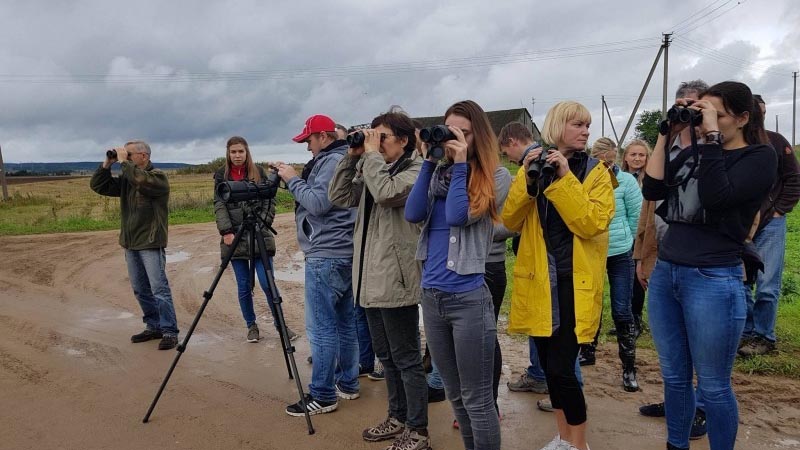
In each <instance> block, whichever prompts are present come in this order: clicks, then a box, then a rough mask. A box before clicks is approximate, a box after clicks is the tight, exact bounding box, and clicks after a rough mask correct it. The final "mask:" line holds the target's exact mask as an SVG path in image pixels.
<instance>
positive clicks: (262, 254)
mask: <svg viewBox="0 0 800 450" xmlns="http://www.w3.org/2000/svg"><path fill="white" fill-rule="evenodd" d="M259 231H260V230H257V232H259ZM251 242H252V243H253V246H251V247H250V248H251V249H253V250H255V249H258V253H259V256H258V257H259V258H260V259H261V265H262V267H263V268H264V272H265V274H266V273H268V272H267V269H269V271H270V272H271V271H272V267H271V265H270V264H269V256H267V249H266V248H265V247H264V240H263V239H259V240H258V241H255V240H252V239H251ZM255 267H256V255H255V254H254V253H252V254H251V255H250V269H251V271H253V270H255ZM267 285H268V289H269V296H270V297H272V304H273V305H274V304H275V299H276V298H278V297H279V296H280V293H279V292H278V287H277V286H276V285H275V282H274V279H273V280H272V281H270V279H269V277H267ZM267 301H269V299H267ZM277 312H278V310H277V308H275V311H273V314H274V315H275V317H273V319H274V320H275V323H276V324H277V327H276V328H277V331H278V336H280V338H281V348H282V349H283V360H284V362H285V363H286V372H288V373H289V379H290V380H291V379H294V376H293V375H292V368H291V366H290V365H289V349H290V348H291V350H290V351H291V352H294V347H291V341H290V340H289V332H288V331H287V330H286V323H284V322H283V314H281V315H280V317H278V313H277Z"/></svg>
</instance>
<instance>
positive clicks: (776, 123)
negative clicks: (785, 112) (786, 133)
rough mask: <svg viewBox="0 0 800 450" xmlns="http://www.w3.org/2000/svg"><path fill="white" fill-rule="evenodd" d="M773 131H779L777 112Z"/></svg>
mask: <svg viewBox="0 0 800 450" xmlns="http://www.w3.org/2000/svg"><path fill="white" fill-rule="evenodd" d="M775 132H776V133H780V131H778V115H777V114H775Z"/></svg>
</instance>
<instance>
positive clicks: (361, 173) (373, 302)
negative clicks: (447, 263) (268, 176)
mask: <svg viewBox="0 0 800 450" xmlns="http://www.w3.org/2000/svg"><path fill="white" fill-rule="evenodd" d="M397 164H400V166H398V167H397V168H396V169H395V170H398V171H397V172H396V173H394V175H391V174H390V172H389V165H387V164H386V162H384V159H383V157H382V156H381V155H380V154H378V153H366V154H364V156H363V157H362V156H349V155H346V156H345V157H344V158H343V159H342V160H341V161H339V164H338V165H337V166H336V172H335V173H334V175H333V180H332V181H331V185H330V188H329V190H328V195H329V197H330V200H331V202H332V203H333V204H334V205H336V206H340V207H342V208H354V207H358V216H357V217H356V226H355V232H354V236H353V244H354V245H353V247H354V250H353V294H354V296H355V301H356V303H357V304H360V305H361V306H363V307H364V308H399V307H402V306H410V305H416V304H418V303H419V301H420V297H421V295H422V291H421V289H420V282H421V273H422V267H421V264H420V263H419V262H418V261H415V260H414V251H415V250H416V245H417V239H418V237H419V227H418V226H417V225H415V224H411V223H408V222H407V221H406V220H405V217H404V214H405V206H406V199H408V194H409V193H410V192H411V188H412V187H413V186H414V181H415V180H416V179H417V176H418V175H419V171H420V168H421V167H422V158H421V157H420V156H419V155H418V154H417V152H414V153H413V155H412V157H411V159H408V160H403V161H399V162H398V163H397ZM365 186H366V189H364V187H365ZM367 191H369V193H370V194H371V195H372V198H373V200H374V203H373V204H372V207H371V209H370V212H369V220H368V221H367V229H366V233H365V230H364V222H365V219H366V217H365V214H364V213H365V204H366V196H367ZM362 254H363V260H362Z"/></svg>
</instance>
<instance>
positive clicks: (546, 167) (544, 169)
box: [521, 144, 556, 181]
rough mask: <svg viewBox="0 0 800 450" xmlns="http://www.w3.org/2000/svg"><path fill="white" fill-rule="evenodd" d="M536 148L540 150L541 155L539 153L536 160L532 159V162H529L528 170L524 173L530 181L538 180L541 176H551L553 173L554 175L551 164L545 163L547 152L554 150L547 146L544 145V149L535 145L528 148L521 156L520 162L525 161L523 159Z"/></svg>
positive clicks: (554, 170) (553, 167)
mask: <svg viewBox="0 0 800 450" xmlns="http://www.w3.org/2000/svg"><path fill="white" fill-rule="evenodd" d="M537 148H541V149H542V153H540V154H539V156H538V157H537V158H536V159H534V160H533V161H531V163H530V164H528V170H527V171H526V172H525V174H526V175H527V176H528V179H529V180H531V181H535V180H538V179H539V177H541V176H542V175H545V176H552V175H553V174H554V173H556V167H555V166H554V165H553V164H550V163H549V162H547V155H548V150H550V149H552V148H554V147H551V146H549V145H545V146H544V147H542V146H541V145H538V144H537V145H535V146H533V147H530V148H529V149H528V150H526V151H525V153H523V154H522V158H521V161H524V160H525V157H526V156H528V152H530V151H532V150H535V149H537Z"/></svg>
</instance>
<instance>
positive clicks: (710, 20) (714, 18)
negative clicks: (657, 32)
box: [679, 0, 747, 36]
mask: <svg viewBox="0 0 800 450" xmlns="http://www.w3.org/2000/svg"><path fill="white" fill-rule="evenodd" d="M746 1H747V0H739V1H738V2H736V4H735V5H733V6H731V7H730V8H728V9H726V10H724V11H722V12H720V13H719V14H717V15H715V16H714V17H712V18H710V19H708V20H706V21H703V22H697V24H696V25H695V26H693V27H692V28H689V29H688V30H687V29H686V28H684V29H682V30H681V31H680V32H679V33H680V34H681V35H684V36H685V35H687V34H689V33H691V32H692V31H694V30H696V29H698V28H700V27H701V26H703V25H708V24H709V23H711V22H713V21H714V20H717V19H719V18H720V17H722V16H724V15H725V14H727V13H729V12H731V11H733V9H734V8H736V7H737V6H739V5H741V4H742V3H744V2H746ZM726 4H727V3H726ZM723 6H724V5H723ZM703 17H705V16H703Z"/></svg>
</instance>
